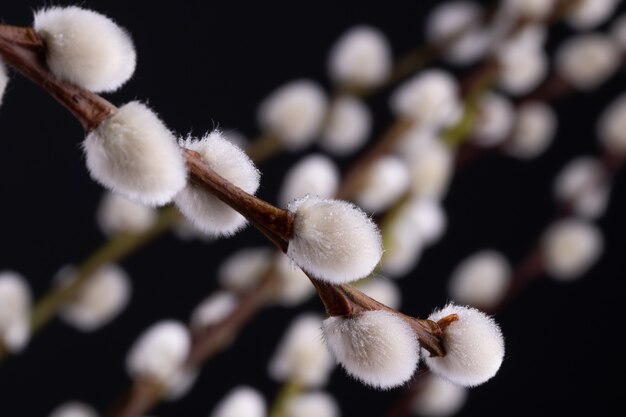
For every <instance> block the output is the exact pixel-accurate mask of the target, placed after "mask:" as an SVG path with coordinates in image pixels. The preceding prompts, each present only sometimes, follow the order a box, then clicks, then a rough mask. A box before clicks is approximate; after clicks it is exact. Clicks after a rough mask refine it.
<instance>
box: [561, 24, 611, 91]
mask: <svg viewBox="0 0 626 417" xmlns="http://www.w3.org/2000/svg"><path fill="white" fill-rule="evenodd" d="M620 58H621V55H620V50H619V47H618V46H617V44H616V43H615V41H613V39H611V38H610V37H608V36H606V35H603V34H599V33H595V34H586V35H578V36H576V37H573V38H571V39H568V40H567V41H566V42H565V43H564V44H563V45H561V47H560V48H559V50H558V51H557V52H556V58H555V59H556V67H557V69H558V71H559V72H560V73H561V75H562V76H563V77H564V78H565V79H566V80H567V81H568V82H569V83H570V84H572V85H573V86H574V87H575V88H577V89H579V90H585V91H589V90H593V89H595V88H597V87H598V86H599V85H600V84H602V83H603V82H604V81H606V80H607V79H608V78H609V77H611V76H612V75H613V74H614V73H615V71H616V70H617V68H618V66H619V64H620Z"/></svg>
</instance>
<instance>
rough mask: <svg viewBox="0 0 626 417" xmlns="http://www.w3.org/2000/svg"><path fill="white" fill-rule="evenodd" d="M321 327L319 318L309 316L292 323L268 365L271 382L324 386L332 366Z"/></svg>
mask: <svg viewBox="0 0 626 417" xmlns="http://www.w3.org/2000/svg"><path fill="white" fill-rule="evenodd" d="M321 326H322V319H321V318H320V317H319V316H317V315H315V314H309V313H305V314H302V315H300V316H298V317H296V318H295V319H294V320H293V321H292V322H291V324H290V325H289V327H288V328H287V331H286V332H285V335H284V336H283V337H282V339H281V341H280V343H279V345H278V347H277V349H276V352H275V353H274V356H273V357H272V358H271V360H270V363H269V373H270V376H271V377H272V378H273V379H275V380H277V381H283V382H284V381H293V382H296V383H298V384H301V385H303V386H305V387H320V386H323V385H325V384H326V382H327V381H328V378H329V376H330V372H331V371H332V370H333V368H334V364H333V360H332V357H331V356H330V354H329V352H328V350H327V349H326V346H324V343H323V342H322V330H321Z"/></svg>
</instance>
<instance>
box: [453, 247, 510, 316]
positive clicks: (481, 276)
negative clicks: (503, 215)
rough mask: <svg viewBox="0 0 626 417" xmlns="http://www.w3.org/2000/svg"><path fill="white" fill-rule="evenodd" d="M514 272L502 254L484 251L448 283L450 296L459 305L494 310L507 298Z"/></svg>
mask: <svg viewBox="0 0 626 417" xmlns="http://www.w3.org/2000/svg"><path fill="white" fill-rule="evenodd" d="M511 272H512V271H511V265H510V264H509V261H508V260H507V259H506V258H505V257H504V255H502V254H501V253H500V252H498V251H495V250H491V249H486V250H481V251H479V252H476V253H474V254H472V255H471V256H469V257H467V258H465V259H464V260H463V261H461V263H459V264H458V265H457V266H456V268H455V269H454V271H453V272H452V276H451V278H450V281H449V282H448V292H449V293H450V296H451V298H452V299H453V300H454V301H456V302H457V303H460V304H469V305H472V306H474V307H481V308H491V307H494V306H496V305H497V304H498V303H499V302H500V301H501V300H502V298H503V297H504V294H505V293H506V291H507V289H508V288H509V284H510V282H511Z"/></svg>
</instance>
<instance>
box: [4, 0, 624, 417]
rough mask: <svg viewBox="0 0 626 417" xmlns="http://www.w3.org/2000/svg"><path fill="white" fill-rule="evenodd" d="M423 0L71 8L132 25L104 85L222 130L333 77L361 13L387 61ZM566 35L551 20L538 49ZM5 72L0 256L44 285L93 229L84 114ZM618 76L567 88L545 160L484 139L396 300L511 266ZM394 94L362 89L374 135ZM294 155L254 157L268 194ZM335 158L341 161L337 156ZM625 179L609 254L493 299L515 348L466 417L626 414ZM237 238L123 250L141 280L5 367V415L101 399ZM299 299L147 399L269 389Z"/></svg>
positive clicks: (422, 300) (342, 379) (253, 239)
mask: <svg viewBox="0 0 626 417" xmlns="http://www.w3.org/2000/svg"><path fill="white" fill-rule="evenodd" d="M435 3H436V2H435V1H419V2H417V1H416V2H398V3H394V2H372V3H371V4H367V3H361V2H353V3H338V2H334V3H321V2H291V3H289V5H277V4H267V2H250V3H249V4H245V3H236V2H219V3H218V2H204V1H177V2H156V1H155V2H130V1H126V2H113V1H86V2H83V3H81V4H83V5H84V6H85V7H89V8H92V9H94V10H97V11H100V12H103V13H106V14H107V15H109V16H110V17H112V18H113V19H115V20H116V21H118V22H119V23H120V24H121V25H122V26H124V27H126V28H127V29H128V30H129V31H130V32H131V34H132V36H133V38H134V41H135V44H136V47H137V50H138V67H137V72H136V74H135V76H134V78H133V79H132V80H131V81H130V82H129V83H127V84H126V85H125V86H124V87H123V88H122V90H121V91H119V92H118V93H115V94H112V95H108V96H107V98H109V99H110V100H111V101H113V102H114V103H117V104H122V103H124V102H126V101H129V100H133V99H140V100H146V101H147V102H148V103H149V104H150V105H151V106H152V107H153V108H155V109H156V110H157V111H158V112H159V114H160V115H161V117H162V118H163V119H164V120H165V121H166V122H167V123H168V125H169V126H170V127H171V128H172V129H173V130H175V131H177V132H179V133H181V134H186V133H189V132H193V133H196V134H202V133H203V132H205V131H206V130H209V129H212V128H214V127H215V126H221V127H223V128H225V129H230V128H233V129H236V130H238V131H240V132H241V133H243V134H245V135H246V136H248V137H251V138H252V137H254V136H255V135H256V134H257V133H258V128H257V126H256V123H255V108H256V105H257V104H258V103H259V101H260V100H261V99H262V98H263V97H264V96H265V95H266V94H267V93H269V92H270V91H271V90H273V89H274V88H276V87H277V86H279V85H281V84H283V83H284V82H287V81H289V80H292V79H296V78H301V77H308V78H312V79H314V80H316V81H318V82H320V83H322V84H323V85H324V86H329V82H328V79H327V77H326V73H325V60H326V55H327V52H328V50H329V47H330V45H331V44H332V43H333V41H334V40H335V39H336V38H337V37H338V36H339V35H340V34H341V33H342V32H343V31H345V30H346V29H348V28H349V27H351V26H353V25H354V24H357V23H369V24H372V25H374V26H376V27H378V28H380V29H381V30H382V31H383V32H385V33H386V34H387V36H388V37H389V39H390V42H391V44H392V47H393V52H394V55H395V56H396V57H398V56H401V55H402V54H403V53H405V52H407V51H409V50H411V49H412V48H414V47H416V46H418V45H420V44H422V42H423V30H422V26H423V22H424V21H425V18H426V15H427V11H428V10H429V9H430V8H431V7H432V5H433V4H435ZM46 4H48V2H44V1H20V2H9V1H3V2H2V5H1V6H0V20H2V21H4V22H6V23H11V24H17V25H28V24H30V22H31V19H32V14H31V12H32V10H33V9H37V8H39V7H41V6H43V5H46ZM55 4H72V3H70V2H66V1H60V2H55ZM606 27H607V25H603V26H602V27H601V29H605V28H606ZM571 33H572V32H571V31H569V30H568V29H567V28H566V27H565V26H563V25H556V26H555V27H554V29H553V30H552V31H551V32H550V37H549V41H548V48H549V50H553V49H554V47H555V46H556V45H558V44H559V43H560V41H561V40H563V39H565V38H566V37H567V36H569V35H571ZM435 65H437V66H439V65H442V64H441V63H436V64H435ZM464 72H465V70H459V71H458V73H459V74H463V73H464ZM12 78H13V79H12V81H11V83H10V85H9V88H8V91H7V93H6V95H5V98H4V104H3V106H2V108H1V109H0V195H1V211H0V230H1V234H0V238H1V239H2V240H1V242H2V243H1V245H2V247H1V252H0V270H2V269H13V270H16V271H19V272H20V273H22V274H23V275H24V276H25V277H27V279H28V280H29V282H30V283H31V285H32V288H33V292H34V295H35V297H39V296H41V295H42V294H44V293H45V292H46V290H47V288H49V285H50V280H51V277H52V275H53V274H54V273H55V272H56V271H57V270H58V268H59V267H60V266H62V265H64V264H66V263H70V262H79V261H80V260H81V259H83V258H85V257H86V256H87V255H88V254H89V253H91V252H92V251H93V250H94V249H95V248H96V247H97V246H98V245H99V244H101V243H102V242H103V241H104V237H103V236H102V234H101V233H100V231H99V230H98V228H97V226H96V224H95V221H94V212H95V209H96V207H97V204H98V202H99V198H100V195H101V192H102V188H101V187H100V186H99V185H98V184H96V183H94V182H93V181H92V180H90V178H89V176H88V173H87V171H86V168H85V166H84V158H83V155H82V152H81V150H80V148H79V143H80V141H81V140H82V138H83V132H82V130H81V128H80V126H79V124H78V123H76V122H75V121H74V120H73V119H72V117H71V116H70V115H69V113H67V112H66V111H65V110H64V109H63V108H61V107H60V106H58V105H57V104H56V103H55V102H54V101H53V100H52V99H50V98H49V97H47V96H46V95H45V94H44V93H43V92H41V91H40V90H38V88H37V87H35V86H33V85H30V84H29V83H28V82H26V81H25V80H24V79H22V78H21V77H19V76H17V75H15V76H13V77H12ZM625 86H626V77H624V73H623V72H621V73H620V74H619V75H616V76H615V77H613V78H611V79H610V80H609V82H607V83H606V84H604V85H603V86H602V87H601V88H600V89H598V90H597V91H595V92H593V93H585V94H583V93H579V94H575V95H572V96H569V97H567V98H564V99H562V100H560V101H559V102H558V103H557V107H556V108H557V113H558V116H559V121H560V125H559V131H558V135H557V138H556V141H555V143H554V144H553V146H552V147H551V148H550V149H549V150H548V152H547V153H546V154H545V155H543V156H541V157H540V158H538V159H536V160H533V161H529V162H523V161H518V160H515V159H512V158H509V157H506V156H502V155H498V154H491V155H487V156H485V157H483V158H481V159H480V160H479V161H477V162H476V163H474V164H472V165H471V166H469V167H467V168H466V169H464V170H462V171H461V172H458V173H457V175H456V176H455V177H454V180H453V182H452V185H451V188H450V191H449V193H448V195H447V197H446V199H445V200H444V204H445V207H446V210H447V213H448V216H449V225H448V231H447V233H446V236H445V237H444V239H443V240H442V241H441V242H440V243H438V244H437V245H436V246H434V247H432V248H430V249H428V250H427V251H426V252H425V253H424V256H423V259H422V260H421V261H420V263H419V265H418V267H417V268H416V269H415V271H414V272H413V273H412V274H411V276H409V277H407V278H405V279H403V280H402V281H399V284H400V285H401V287H402V290H403V296H404V303H403V307H402V310H403V311H404V312H406V313H408V314H412V315H416V316H420V317H424V316H426V315H428V313H429V312H430V311H431V310H432V309H433V308H436V307H439V306H443V305H444V304H445V303H446V301H447V296H446V291H445V284H446V280H447V278H448V276H449V275H450V272H451V271H452V269H453V268H454V266H455V265H456V264H457V263H458V262H459V261H460V260H461V259H462V258H464V257H465V256H467V255H469V254H470V253H473V252H474V251H476V250H479V249H482V248H486V247H495V248H499V249H500V250H502V251H503V252H504V253H505V254H506V255H507V256H508V257H509V259H511V260H512V262H514V263H515V262H516V261H518V260H520V259H521V258H522V257H523V255H524V254H525V253H526V252H527V251H528V249H529V248H530V247H531V245H532V244H533V242H534V241H535V239H536V238H537V236H538V235H539V233H540V232H541V231H542V230H543V228H544V227H545V226H546V225H547V224H548V222H549V219H550V218H551V216H552V213H553V211H554V203H553V201H552V198H551V181H552V178H553V176H554V174H555V173H556V172H557V171H558V170H559V169H560V168H561V167H562V166H563V165H564V164H565V163H566V162H567V161H568V160H569V159H571V158H573V157H576V156H579V155H583V154H597V153H598V152H599V150H600V148H599V146H598V145H597V143H596V139H595V134H594V129H595V120H596V117H597V115H598V114H599V113H600V112H601V110H602V109H603V107H604V106H605V105H606V104H607V102H608V100H609V99H610V98H612V97H616V96H617V94H619V93H620V92H621V91H623V90H624V87H625ZM387 97H388V95H387V94H381V95H379V96H377V97H374V98H373V99H372V100H370V103H371V106H372V108H373V110H374V111H375V115H376V117H375V125H374V136H376V133H381V132H383V131H384V129H385V127H386V126H387V125H388V124H389V123H390V121H391V118H390V116H389V114H388V111H387ZM299 156H301V154H290V155H284V156H282V157H279V158H274V159H272V160H271V161H269V162H267V163H265V164H263V165H261V166H260V169H261V171H262V173H263V177H262V185H261V188H260V190H259V193H258V194H259V195H260V196H261V197H263V198H265V199H268V200H270V201H274V199H275V195H276V192H277V189H278V187H279V186H280V180H281V177H282V175H283V173H284V171H285V169H287V168H288V167H289V166H290V165H291V164H292V163H293V162H295V160H296V159H297V158H298V157H299ZM338 162H339V163H342V166H347V164H348V163H349V160H348V159H346V160H338ZM625 191H626V184H625V183H624V175H623V173H619V174H618V176H617V177H616V178H615V180H614V188H613V193H612V196H611V205H610V208H609V210H608V211H607V213H606V215H605V216H604V217H602V218H601V219H600V220H599V222H598V223H599V226H600V227H601V229H602V231H603V232H604V235H605V239H606V250H605V252H604V254H603V257H602V259H601V260H600V262H598V263H597V264H596V265H595V266H594V267H593V268H592V270H590V271H589V273H587V274H586V275H585V276H584V277H583V278H582V279H581V280H579V281H576V282H572V283H559V282H555V281H552V280H549V279H547V278H546V279H541V280H538V281H537V282H534V283H533V284H532V285H531V286H530V287H529V288H527V289H526V290H525V291H524V292H523V293H522V294H521V295H520V296H519V297H518V298H517V299H516V300H515V301H514V302H513V303H511V304H510V305H508V306H507V308H506V309H505V310H504V311H502V312H500V313H498V314H497V316H496V318H497V320H498V322H499V323H500V324H501V326H502V329H503V332H504V335H505V337H506V344H507V353H506V358H505V361H504V364H503V366H502V368H501V370H500V372H499V373H498V375H497V376H496V377H495V378H494V379H493V380H491V381H489V382H488V383H486V384H484V385H483V386H480V387H477V388H475V389H473V390H472V391H471V393H470V396H469V399H468V403H467V405H466V407H465V408H464V410H463V411H461V413H460V414H459V415H468V416H470V415H480V416H502V415H507V416H511V417H512V416H543V415H571V416H583V415H603V416H608V415H616V416H617V415H623V414H624V406H623V398H622V397H623V392H624V388H625V387H624V383H623V375H624V373H625V372H626V366H625V363H624V362H625V361H624V357H625V356H624V352H626V349H625V346H624V321H625V320H624V317H625V315H624V313H625V312H624V302H625V301H626V297H625V288H624V281H625V277H624V271H625V270H626V262H625V260H624V259H625V257H624V248H625V247H626V228H625V226H626V222H625V221H624V213H625V212H626V207H625V204H624V203H625V199H624V192H625ZM249 245H266V242H265V241H264V239H263V238H262V237H261V235H260V234H259V233H257V232H256V231H255V230H252V229H247V230H246V231H245V232H243V233H241V234H239V235H237V236H236V237H234V238H231V239H223V240H220V241H219V242H216V243H213V244H210V243H200V242H191V243H189V242H181V241H179V240H177V239H176V238H175V237H174V236H173V235H168V236H165V237H163V238H161V239H159V240H158V241H156V242H154V243H152V244H150V245H149V246H147V247H145V248H143V249H142V250H141V251H139V252H138V253H136V254H135V255H133V256H131V257H130V258H128V259H126V260H125V261H124V262H123V263H122V265H123V266H124V267H125V268H126V269H127V270H128V271H129V273H130V274H131V275H132V277H133V283H134V294H133V299H132V302H131V305H130V306H129V307H128V308H127V309H126V310H125V311H124V313H123V315H122V316H121V317H120V318H118V319H117V320H115V321H114V322H112V323H111V324H109V325H107V326H106V327H105V328H103V329H102V330H100V331H98V332H96V333H95V334H92V335H84V334H81V333H79V332H78V331H76V330H74V329H72V328H70V327H68V326H66V325H64V324H63V323H61V322H59V321H55V322H54V323H53V324H51V325H50V326H48V327H47V328H46V329H45V330H44V331H43V332H41V333H40V334H38V335H37V336H36V337H35V339H34V340H32V342H31V344H30V345H29V347H28V348H27V350H26V351H25V352H23V353H22V354H21V355H19V356H17V357H13V358H11V359H10V360H8V361H6V362H5V363H2V364H0V393H1V395H0V398H1V400H0V416H3V417H4V416H45V415H47V414H48V413H49V412H50V411H51V410H52V409H53V408H54V407H56V406H57V405H59V404H60V403H62V402H64V401H67V400H70V399H78V400H81V401H84V402H87V403H89V404H91V405H93V406H94V407H96V408H97V409H99V410H105V409H107V407H108V406H109V405H111V403H112V402H113V401H115V400H116V399H117V397H118V396H119V394H121V393H122V391H123V390H124V389H125V387H126V386H128V384H129V379H128V377H127V375H126V373H125V370H124V359H125V354H126V351H127V350H128V348H129V347H130V345H131V344H132V343H133V341H134V340H135V338H136V337H137V335H138V334H139V333H140V332H141V331H143V330H144V329H145V328H146V327H147V326H149V325H150V324H152V323H154V322H156V321H157V320H160V319H164V318H177V319H180V320H184V321H186V320H187V319H188V316H189V313H190V311H191V309H192V308H193V307H194V306H195V305H196V304H197V303H198V302H199V301H200V300H202V299H203V298H204V297H205V296H206V295H207V294H209V293H210V292H211V291H212V290H213V289H214V288H216V281H215V271H216V268H217V267H218V266H219V264H220V262H221V261H222V260H223V258H224V257H225V256H226V255H227V254H230V253H232V252H233V251H234V250H236V249H237V248H240V247H244V246H249ZM310 310H313V311H318V312H322V306H321V303H320V302H319V301H318V300H317V299H312V300H311V301H310V302H308V303H307V304H306V305H303V306H300V307H298V308H295V309H284V308H278V307H276V308H272V309H267V310H265V311H263V312H262V313H261V314H259V315H258V316H257V317H256V318H255V319H254V320H253V321H252V322H251V323H250V324H249V325H248V326H247V327H246V328H245V330H244V331H243V332H242V333H241V334H240V336H239V338H238V339H237V341H236V343H235V344H234V345H233V347H232V348H231V349H230V350H228V351H226V352H224V353H222V354H220V355H219V356H218V357H216V358H214V359H213V360H211V361H209V362H208V363H207V365H206V366H205V368H204V369H203V372H202V375H201V377H200V379H199V380H198V382H197V384H196V385H195V387H194V389H193V391H191V393H190V394H188V395H187V396H186V397H184V398H183V399H181V400H179V401H177V402H175V403H165V404H164V405H161V406H159V407H158V408H157V409H156V410H154V411H153V413H151V414H153V415H156V416H160V417H172V416H181V417H182V416H188V417H192V416H206V415H208V414H209V412H210V410H211V409H212V408H213V406H214V405H215V403H216V401H217V400H218V399H219V398H221V397H222V396H223V395H224V394H225V393H226V392H227V391H228V390H230V389H231V388H232V387H233V386H234V385H237V384H242V383H244V384H251V385H253V386H255V387H257V388H259V389H260V390H261V391H263V393H264V394H265V395H266V398H267V399H268V401H271V399H272V398H273V396H274V395H275V392H276V390H277V388H278V384H276V383H275V382H273V381H271V380H270V379H268V377H267V371H266V367H267V365H266V363H267V359H268V358H269V356H270V355H271V353H272V352H273V349H274V347H275V345H276V343H277V342H278V340H279V338H280V336H281V334H282V332H283V330H284V329H285V327H286V326H287V325H288V323H289V322H290V320H291V319H292V318H293V317H294V316H295V315H296V314H298V313H299V312H302V311H310ZM328 389H329V390H330V391H331V393H333V394H334V395H335V396H336V398H337V400H338V401H339V404H340V406H341V408H342V411H343V415H344V416H357V415H362V416H368V417H369V416H372V417H377V416H382V415H383V414H384V411H385V410H386V409H387V408H388V407H389V406H390V405H391V404H392V402H393V401H394V399H395V398H396V397H398V395H399V394H400V392H401V391H402V388H400V389H396V390H392V391H389V392H378V391H374V390H371V389H369V388H366V387H364V386H362V385H360V384H359V383H357V382H354V381H352V380H350V379H348V378H347V377H346V376H345V375H344V373H343V372H342V371H341V370H337V371H335V373H334V374H333V377H332V380H331V383H330V384H329V386H328Z"/></svg>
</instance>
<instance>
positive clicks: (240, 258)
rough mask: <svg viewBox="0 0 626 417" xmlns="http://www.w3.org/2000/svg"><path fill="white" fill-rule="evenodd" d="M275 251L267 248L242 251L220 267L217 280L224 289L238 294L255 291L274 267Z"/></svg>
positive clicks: (231, 256) (226, 260) (232, 255)
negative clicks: (264, 275) (260, 281)
mask: <svg viewBox="0 0 626 417" xmlns="http://www.w3.org/2000/svg"><path fill="white" fill-rule="evenodd" d="M272 254H273V250H272V249H270V248H266V247H253V248H244V249H240V250H238V251H236V252H234V253H233V254H231V255H230V256H228V257H227V258H226V259H225V260H224V262H222V264H221V265H220V267H219V269H218V271H217V279H218V281H219V283H220V285H222V286H223V287H224V288H228V289H229V290H231V291H234V292H237V293H243V292H246V291H249V290H251V289H253V288H254V287H255V286H256V285H257V284H258V282H259V280H260V279H261V278H262V277H263V274H265V273H266V272H267V271H268V270H269V268H270V267H271V265H272V261H273V258H272V256H273V255H272Z"/></svg>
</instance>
